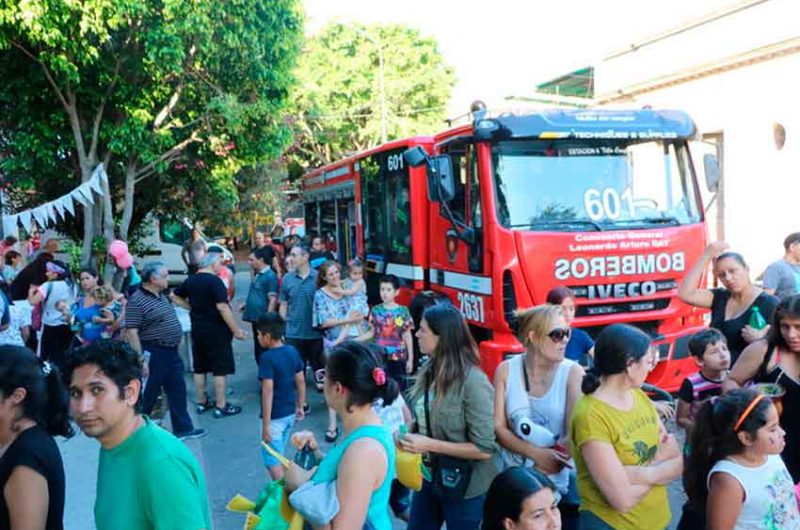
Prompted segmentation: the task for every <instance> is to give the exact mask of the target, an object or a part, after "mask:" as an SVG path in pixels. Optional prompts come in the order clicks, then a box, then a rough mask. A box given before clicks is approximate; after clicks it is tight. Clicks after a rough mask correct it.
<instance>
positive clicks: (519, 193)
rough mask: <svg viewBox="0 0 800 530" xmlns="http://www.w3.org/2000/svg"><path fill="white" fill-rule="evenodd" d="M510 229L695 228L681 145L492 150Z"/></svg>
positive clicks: (500, 203)
mask: <svg viewBox="0 0 800 530" xmlns="http://www.w3.org/2000/svg"><path fill="white" fill-rule="evenodd" d="M492 167H493V171H494V183H495V193H496V196H497V215H498V219H499V222H500V223H501V224H502V225H503V226H505V227H506V228H511V229H514V230H534V231H565V232H566V231H570V232H573V231H588V230H622V229H629V228H643V227H655V226H670V225H682V224H690V223H697V222H699V221H700V220H701V211H700V206H699V204H698V202H697V193H696V188H695V183H694V178H695V177H694V172H693V171H692V169H691V163H690V158H689V154H688V151H687V145H686V142H685V141H683V140H657V141H651V140H648V141H642V140H627V139H626V140H618V139H615V140H592V141H588V142H587V141H586V140H573V139H564V140H527V141H522V140H514V141H506V142H499V143H497V144H495V145H494V146H492Z"/></svg>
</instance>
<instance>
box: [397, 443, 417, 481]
mask: <svg viewBox="0 0 800 530" xmlns="http://www.w3.org/2000/svg"><path fill="white" fill-rule="evenodd" d="M395 454H396V455H397V456H396V460H395V470H396V472H397V480H398V481H400V484H402V485H403V486H405V487H407V488H410V489H412V490H414V491H419V490H421V489H422V455H420V454H414V453H409V452H408V451H404V450H402V449H399V448H398V449H397V450H396V453H395Z"/></svg>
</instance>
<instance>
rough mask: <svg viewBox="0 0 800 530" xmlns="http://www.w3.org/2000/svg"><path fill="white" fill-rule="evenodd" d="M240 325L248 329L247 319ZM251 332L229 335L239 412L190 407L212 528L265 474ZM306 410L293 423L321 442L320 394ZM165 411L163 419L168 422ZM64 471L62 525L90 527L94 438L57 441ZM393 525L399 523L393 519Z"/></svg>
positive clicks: (240, 278)
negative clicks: (200, 433)
mask: <svg viewBox="0 0 800 530" xmlns="http://www.w3.org/2000/svg"><path fill="white" fill-rule="evenodd" d="M249 281H250V274H249V273H248V272H239V273H237V274H236V288H237V295H236V300H235V301H234V304H233V306H234V307H238V304H239V301H240V299H241V300H243V299H244V298H245V297H246V295H247V287H248V284H249ZM245 325H246V327H243V329H245V330H247V332H248V335H249V334H250V325H249V324H246V323H245ZM251 340H252V339H251V338H249V337H248V339H246V340H245V341H234V354H235V356H236V367H237V373H236V375H235V376H233V377H232V378H231V379H230V385H229V386H230V388H232V389H233V395H232V396H231V397H230V400H231V402H233V403H236V404H241V405H242V406H243V407H244V411H243V412H242V414H240V415H238V416H233V417H230V418H224V419H218V420H217V419H214V418H213V417H212V416H211V413H206V414H203V415H201V416H197V415H196V414H194V408H193V407H192V408H191V409H190V413H191V414H192V417H193V419H194V421H195V425H196V426H198V427H203V428H206V429H208V435H207V436H206V437H205V438H201V439H199V440H190V441H188V442H187V445H188V446H189V447H190V448H191V449H192V451H193V452H194V454H195V455H196V456H197V458H198V460H199V461H200V463H201V465H202V466H203V468H204V470H205V473H206V480H207V482H208V490H209V500H210V503H211V508H212V520H213V523H214V529H215V530H240V529H241V528H242V526H243V523H244V516H243V515H241V514H237V513H231V512H228V511H227V510H225V505H226V504H227V502H228V500H230V498H231V497H233V496H234V495H235V494H237V493H241V494H242V495H244V496H246V497H250V498H255V496H256V495H257V494H258V492H259V491H260V489H261V488H262V487H263V486H264V483H265V480H266V476H267V475H266V471H265V470H264V468H263V466H262V464H261V459H260V454H259V451H258V443H259V442H258V440H259V435H260V428H261V427H260V425H261V424H260V420H259V418H258V412H259V406H258V399H259V398H258V383H257V381H256V369H255V362H254V360H253V353H252V351H253V346H252V343H251ZM186 381H187V388H188V390H189V396H190V400H191V402H192V404H193V403H194V401H193V399H194V397H193V396H194V389H193V386H192V385H191V378H190V377H189V375H188V374H187V378H186ZM309 402H310V404H311V414H310V415H309V416H308V417H307V418H306V419H305V420H303V422H301V423H299V424H298V426H297V429H298V430H299V429H311V430H313V431H314V433H315V434H316V435H317V439H318V440H320V441H321V443H322V444H323V450H324V448H325V440H324V431H325V426H326V422H327V420H326V417H327V416H326V409H325V407H324V401H323V398H322V394H320V393H318V392H316V391H314V390H312V391H311V392H310V393H309ZM168 417H169V414H167V418H165V421H166V422H167V424H168ZM59 445H60V447H61V451H62V455H63V457H64V464H65V468H66V474H67V506H66V515H65V528H66V530H93V529H94V525H93V524H92V521H93V517H92V505H93V504H94V497H95V489H94V488H95V482H96V475H97V474H96V471H97V455H98V444H97V442H95V441H94V440H91V439H88V438H86V437H85V436H83V435H81V434H79V435H77V436H76V437H75V438H73V439H71V440H67V441H62V442H61V443H60V444H59ZM397 528H403V526H400V525H398V526H397Z"/></svg>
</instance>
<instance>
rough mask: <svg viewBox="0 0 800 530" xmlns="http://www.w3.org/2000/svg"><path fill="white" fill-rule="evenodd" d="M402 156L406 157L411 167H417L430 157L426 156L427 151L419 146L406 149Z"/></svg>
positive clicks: (426, 161)
mask: <svg viewBox="0 0 800 530" xmlns="http://www.w3.org/2000/svg"><path fill="white" fill-rule="evenodd" d="M403 158H405V159H406V163H408V165H409V166H411V167H418V166H421V165H422V164H425V163H428V162H429V161H430V158H428V153H426V152H425V150H424V149H423V148H421V147H420V146H417V147H412V148H411V149H406V151H405V152H404V153H403Z"/></svg>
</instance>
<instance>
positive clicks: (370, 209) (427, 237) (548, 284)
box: [302, 109, 713, 391]
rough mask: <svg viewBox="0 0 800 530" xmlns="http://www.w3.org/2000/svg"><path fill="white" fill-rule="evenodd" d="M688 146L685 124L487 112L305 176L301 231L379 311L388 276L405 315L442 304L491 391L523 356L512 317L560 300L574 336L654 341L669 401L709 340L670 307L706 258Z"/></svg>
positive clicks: (643, 116)
mask: <svg viewBox="0 0 800 530" xmlns="http://www.w3.org/2000/svg"><path fill="white" fill-rule="evenodd" d="M694 134H695V126H694V123H693V122H692V120H691V119H690V118H689V117H688V116H687V115H686V114H684V113H682V112H679V111H670V110H661V111H658V110H649V109H645V110H626V111H622V110H550V111H542V112H535V113H527V114H511V113H509V114H503V115H499V116H496V117H488V116H487V115H486V114H485V111H483V110H478V111H477V112H475V113H474V114H473V121H472V122H471V123H470V124H467V125H464V126H460V127H456V128H453V129H450V130H447V131H445V132H442V133H440V134H438V135H436V136H433V137H427V136H426V137H414V138H406V139H402V140H397V141H393V142H389V143H386V144H384V145H381V146H379V147H376V148H374V149H371V150H369V151H366V152H363V153H359V154H356V155H353V156H351V157H348V158H346V159H344V160H341V161H338V162H336V163H333V164H330V165H328V166H326V167H323V168H320V169H317V170H314V171H311V172H310V173H308V174H307V175H305V176H304V177H303V183H302V189H303V193H302V200H303V202H304V204H305V219H306V230H307V232H308V233H314V232H316V233H319V234H323V235H330V236H333V238H334V239H335V241H336V242H337V246H338V248H337V250H338V252H339V257H340V259H342V261H345V260H347V259H349V258H351V257H354V256H360V257H362V258H365V259H366V264H367V267H366V268H367V284H368V293H369V296H370V301H371V302H376V301H379V299H378V296H377V293H378V289H377V288H378V285H377V282H378V279H379V278H380V276H382V275H383V274H394V275H396V276H398V277H399V278H400V279H401V281H402V282H403V289H402V298H401V302H403V303H409V302H410V300H411V298H412V297H413V296H414V295H415V294H417V293H420V292H422V291H426V290H431V291H437V292H439V293H443V294H446V295H447V296H448V297H449V298H450V299H451V300H452V301H453V303H454V304H455V306H456V307H458V308H460V310H461V312H462V313H463V314H464V316H465V318H466V319H467V321H468V323H469V325H470V327H471V329H472V331H473V333H474V335H475V338H476V340H477V341H478V343H479V346H480V352H481V357H482V363H483V367H484V369H485V370H486V372H487V373H488V374H489V375H490V377H491V376H492V375H493V373H494V370H495V368H496V366H497V365H498V364H499V363H500V362H501V361H502V360H503V359H504V358H506V357H507V356H509V355H511V354H514V353H518V352H521V351H523V348H522V346H521V345H520V343H519V342H518V341H517V340H516V338H515V337H514V334H513V332H512V325H513V319H514V311H515V310H516V309H517V308H524V307H530V306H533V305H536V304H540V303H543V302H544V299H545V296H546V294H547V292H548V291H549V290H550V289H551V288H553V287H555V286H558V285H566V286H568V287H570V288H571V289H572V290H573V291H574V292H575V294H576V296H577V298H578V305H577V312H576V319H575V322H574V325H575V326H578V327H582V328H584V329H585V330H587V331H588V332H589V333H590V334H594V333H596V332H597V331H599V329H601V328H602V327H603V326H606V325H608V324H611V323H615V322H627V323H631V324H634V325H636V326H639V327H640V328H642V329H644V330H645V331H647V332H648V333H649V334H650V335H651V336H653V337H654V339H655V342H656V344H658V347H659V354H660V359H659V361H660V362H659V364H658V366H657V367H656V369H655V370H654V371H653V372H652V374H651V375H650V378H649V381H650V382H651V383H653V384H656V385H658V386H660V387H662V388H665V389H667V390H670V391H674V390H677V388H678V386H679V385H680V382H681V381H682V378H683V377H684V376H685V375H686V374H687V373H688V372H692V371H696V369H697V368H696V365H695V364H694V362H693V360H692V358H691V356H690V355H688V350H687V343H688V338H689V336H690V335H691V334H692V333H694V332H695V331H697V329H698V328H699V327H702V326H703V313H702V312H700V311H698V310H696V309H694V308H691V307H689V306H687V305H686V304H684V303H682V302H681V301H680V300H678V297H677V294H676V293H677V286H678V284H679V282H680V281H681V279H682V278H683V276H684V274H685V272H686V270H687V269H688V268H689V267H690V266H691V264H692V263H693V262H694V261H695V260H696V259H697V258H698V257H699V256H700V254H701V252H702V250H703V248H704V247H705V245H706V242H707V233H706V226H705V222H704V212H703V208H702V203H701V198H700V190H699V188H698V182H697V180H698V179H697V175H696V172H695V166H694V164H693V160H692V156H691V153H690V151H689V141H690V139H692V137H693V136H694ZM707 156H710V155H707ZM705 162H709V161H708V160H705ZM710 167H713V160H712V161H711V165H710ZM710 173H712V172H710V171H709V172H707V173H706V174H707V178H709V176H708V175H710ZM712 178H713V177H712Z"/></svg>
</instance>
